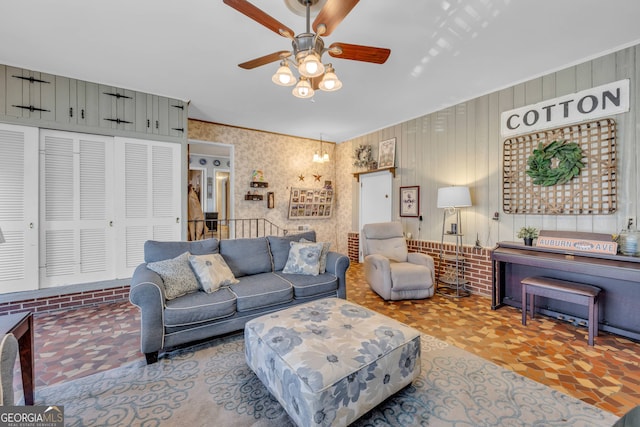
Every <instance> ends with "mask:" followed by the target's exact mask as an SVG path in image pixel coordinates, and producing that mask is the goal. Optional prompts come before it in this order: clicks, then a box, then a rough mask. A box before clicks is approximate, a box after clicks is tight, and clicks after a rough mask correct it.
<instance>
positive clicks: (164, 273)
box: [147, 252, 198, 300]
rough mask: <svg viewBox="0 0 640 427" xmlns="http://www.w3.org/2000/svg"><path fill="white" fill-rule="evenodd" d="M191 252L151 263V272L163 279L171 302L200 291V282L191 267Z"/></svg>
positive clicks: (149, 264)
mask: <svg viewBox="0 0 640 427" xmlns="http://www.w3.org/2000/svg"><path fill="white" fill-rule="evenodd" d="M189 255H191V254H190V253H189V252H185V253H183V254H182V255H178V256H177V257H175V258H171V259H165V260H163V261H156V262H150V263H148V264H147V268H148V269H149V270H153V271H155V272H156V273H158V274H159V275H160V277H162V281H163V282H164V293H165V297H166V298H167V299H168V300H170V299H174V298H178V297H181V296H182V295H186V294H188V293H190V292H195V291H197V290H198V281H197V280H196V276H195V275H194V274H193V271H192V270H191V267H190V266H189Z"/></svg>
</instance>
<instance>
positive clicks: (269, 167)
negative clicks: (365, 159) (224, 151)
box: [189, 120, 350, 251]
mask: <svg viewBox="0 0 640 427" xmlns="http://www.w3.org/2000/svg"><path fill="white" fill-rule="evenodd" d="M189 140H195V141H210V142H219V143H224V144H230V145H233V146H234V150H235V153H234V164H233V167H234V172H235V182H234V183H233V192H234V196H235V201H234V215H233V217H234V218H236V219H240V218H266V219H268V220H269V221H271V222H273V223H274V224H276V225H277V226H279V227H283V228H285V229H288V230H295V229H297V228H298V226H299V225H302V224H309V225H310V226H311V228H313V229H314V230H315V231H316V236H317V239H318V240H319V241H325V242H331V244H332V246H331V247H332V250H338V251H341V248H344V249H343V251H346V233H345V234H344V236H342V235H340V236H339V231H338V227H337V224H338V223H339V218H340V217H341V216H344V215H342V214H341V213H340V209H339V208H340V205H341V203H340V193H341V192H342V191H343V190H342V189H341V188H340V186H339V185H336V167H337V165H336V163H335V160H334V159H335V158H336V153H335V149H334V147H335V144H333V143H326V142H325V143H324V150H326V151H328V152H329V156H330V157H331V161H329V162H328V163H321V164H318V163H313V162H312V158H313V154H314V152H315V151H316V150H318V149H319V148H320V143H319V141H317V140H312V139H304V138H297V137H293V136H287V135H280V134H274V133H269V132H262V131H255V130H251V129H243V128H238V127H233V126H225V125H220V124H216V123H208V122H202V121H198V120H189ZM255 169H260V170H262V171H263V172H264V179H265V181H266V182H268V183H269V187H268V188H267V189H258V191H259V192H260V193H263V194H264V195H265V196H266V192H267V191H273V192H274V193H275V208H274V209H268V208H267V200H266V197H265V199H264V200H263V201H260V202H256V201H247V200H244V195H245V194H247V191H253V190H254V189H252V188H251V187H249V183H250V181H251V175H252V172H253V171H254V170H255ZM299 175H302V176H304V181H301V180H300V179H299ZM314 175H320V176H321V178H320V180H316V179H315V178H314ZM325 181H331V182H332V185H333V187H334V191H335V194H336V204H335V206H334V214H333V215H332V217H331V218H328V219H309V218H305V219H301V220H289V218H288V215H287V212H288V207H289V191H290V188H291V187H304V188H321V187H322V186H324V182H325ZM349 193H350V188H349V192H344V194H349ZM349 215H350V214H349ZM349 220H350V216H349ZM347 224H349V225H350V221H347Z"/></svg>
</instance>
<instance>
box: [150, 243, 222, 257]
mask: <svg viewBox="0 0 640 427" xmlns="http://www.w3.org/2000/svg"><path fill="white" fill-rule="evenodd" d="M185 252H189V253H190V254H192V255H204V254H215V253H217V252H218V239H205V240H197V241H195V242H160V241H157V240H147V241H146V242H144V262H156V261H162V260H164V259H171V258H175V257H177V256H178V255H180V254H183V253H185Z"/></svg>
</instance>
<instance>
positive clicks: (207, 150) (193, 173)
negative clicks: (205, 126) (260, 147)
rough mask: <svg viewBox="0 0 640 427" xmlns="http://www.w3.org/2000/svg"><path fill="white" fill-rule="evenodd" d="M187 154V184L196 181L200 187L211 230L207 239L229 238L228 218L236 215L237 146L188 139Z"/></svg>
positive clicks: (205, 215) (202, 204)
mask: <svg viewBox="0 0 640 427" xmlns="http://www.w3.org/2000/svg"><path fill="white" fill-rule="evenodd" d="M188 152H189V177H188V182H189V184H194V185H195V183H196V182H197V183H199V185H200V186H201V190H200V192H199V198H200V202H201V206H202V211H203V213H204V218H205V220H206V225H207V228H208V229H209V233H207V235H206V236H205V237H217V238H224V237H225V235H226V236H228V229H229V219H232V218H233V215H234V212H233V205H234V195H233V191H232V187H233V186H232V182H233V179H234V178H233V176H234V172H233V153H234V146H233V145H231V144H223V143H219V142H208V141H196V140H189V151H188ZM185 191H186V189H185ZM187 199H188V198H187Z"/></svg>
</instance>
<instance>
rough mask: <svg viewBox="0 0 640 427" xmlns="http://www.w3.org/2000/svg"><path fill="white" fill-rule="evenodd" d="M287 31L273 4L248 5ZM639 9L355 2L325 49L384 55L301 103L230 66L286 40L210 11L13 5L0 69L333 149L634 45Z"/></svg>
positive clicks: (38, 2)
mask: <svg viewBox="0 0 640 427" xmlns="http://www.w3.org/2000/svg"><path fill="white" fill-rule="evenodd" d="M252 2H253V4H254V5H256V6H257V7H259V8H261V9H262V10H264V11H265V12H267V13H268V14H270V15H271V16H273V17H274V18H276V19H277V20H279V21H280V22H282V23H284V24H285V25H287V26H289V27H290V28H292V29H293V30H294V31H296V32H297V33H299V32H303V31H304V29H305V20H304V18H303V17H301V16H298V15H295V14H294V13H292V12H291V11H290V10H289V9H288V8H287V7H286V6H285V4H284V0H253V1H252ZM639 20H640V1H638V0H608V1H604V0H466V1H463V0H362V1H361V2H360V3H359V4H358V5H357V6H356V7H355V8H354V9H353V11H352V12H351V13H350V14H349V15H348V16H347V17H346V18H345V19H344V21H342V23H341V24H340V26H339V27H338V28H337V29H336V30H335V31H334V32H333V34H331V35H330V36H329V37H326V38H325V42H326V44H327V45H328V44H331V43H333V42H336V41H339V42H345V43H354V44H362V45H369V46H379V47H387V48H390V49H391V56H390V57H389V60H388V61H387V63H385V64H383V65H376V64H370V63H364V62H356V61H349V60H344V59H335V58H331V57H329V56H328V55H326V54H325V57H324V62H328V61H331V62H332V63H333V65H334V66H335V69H336V73H337V74H338V76H339V77H340V79H341V80H342V82H343V84H344V86H343V88H342V89H341V90H340V91H338V92H334V93H325V92H320V91H318V93H317V94H316V95H315V96H314V98H313V99H311V100H302V99H298V98H295V97H294V96H293V95H291V88H285V87H279V86H276V85H274V84H273V83H272V82H271V75H272V74H273V73H274V72H275V70H276V68H277V66H278V63H277V62H276V63H273V64H269V65H265V66H262V67H259V68H257V69H254V70H243V69H240V68H238V66H237V64H238V63H241V62H245V61H247V60H250V59H253V58H256V57H259V56H263V55H266V54H269V53H272V52H276V51H279V50H289V49H290V47H291V45H290V42H289V41H288V40H287V39H285V38H283V37H280V36H278V35H277V34H275V33H273V32H271V31H270V30H268V29H266V28H264V27H263V26H261V25H260V24H258V23H257V22H255V21H253V20H251V19H249V18H247V17H246V16H244V15H242V14H240V13H239V12H237V11H236V10H234V9H232V8H230V7H228V6H226V5H224V4H223V3H222V0H181V1H176V0H90V1H88V0H55V1H51V0H14V1H3V2H2V6H1V7H0V40H1V42H0V63H4V64H9V65H14V66H20V67H24V68H29V69H33V70H37V71H44V72H48V73H52V74H58V75H63V76H68V77H73V78H78V79H83V80H89V81H93V82H100V83H105V84H111V85H115V86H119V87H124V88H128V89H134V90H140V91H143V92H149V93H154V94H159V95H164V96H169V97H173V98H179V99H184V100H189V101H191V105H190V108H189V116H190V117H191V118H194V119H201V120H206V121H212V122H217V123H225V124H230V125H237V126H242V127H247V128H252V129H260V130H266V131H272V132H278V133H283V134H289V135H296V136H302V137H308V138H314V139H319V138H320V136H321V135H322V138H323V139H325V140H329V141H335V142H341V141H344V140H348V139H351V138H353V137H356V136H359V135H363V134H366V133H369V132H372V131H375V130H378V129H381V128H385V127H387V126H390V125H393V124H396V123H400V122H403V121H405V120H409V119H411V118H415V117H419V116H422V115H424V114H427V113H430V112H433V111H437V110H439V109H442V108H444V107H446V106H450V105H454V104H457V103H459V102H461V101H464V100H468V99H472V98H475V97H477V96H479V95H482V94H486V93H490V92H493V91H495V90H497V89H500V88H504V87H508V86H510V85H512V84H514V83H517V82H521V81H525V80H528V79H530V78H532V77H536V76H540V75H543V74H546V73H548V72H549V71H555V70H558V69H561V68H564V67H566V66H568V65H572V64H576V63H579V62H583V61H584V60H586V59H591V58H593V57H596V56H600V55H601V54H604V53H608V52H612V51H615V50H617V49H619V48H622V47H625V46H629V45H632V44H636V43H638V42H640V25H638V21H639Z"/></svg>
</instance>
